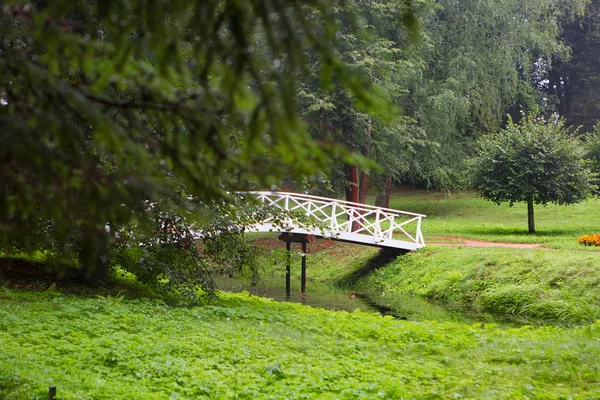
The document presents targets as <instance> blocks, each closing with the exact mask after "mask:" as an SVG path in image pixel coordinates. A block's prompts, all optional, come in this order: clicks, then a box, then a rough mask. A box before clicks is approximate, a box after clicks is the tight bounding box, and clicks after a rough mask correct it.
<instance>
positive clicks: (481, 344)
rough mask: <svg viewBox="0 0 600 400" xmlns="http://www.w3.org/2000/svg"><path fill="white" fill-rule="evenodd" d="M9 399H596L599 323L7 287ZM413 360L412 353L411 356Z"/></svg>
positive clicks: (0, 335)
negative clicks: (419, 317)
mask: <svg viewBox="0 0 600 400" xmlns="http://www.w3.org/2000/svg"><path fill="white" fill-rule="evenodd" d="M0 296H1V300H2V303H3V307H2V309H1V310H0V316H1V318H0V326H1V328H2V329H0V343H1V344H2V347H1V349H2V350H1V351H0V365H1V366H2V367H0V396H1V397H3V398H7V399H12V398H22V397H21V396H23V395H25V393H26V394H27V396H29V398H46V396H45V394H44V390H45V389H46V388H47V386H49V385H55V386H57V388H58V394H59V396H60V398H62V399H65V400H68V399H79V398H95V399H114V398H146V399H159V398H160V399H162V398H167V397H173V398H186V399H188V398H189V399H192V398H194V399H198V398H233V397H242V398H243V397H252V398H266V397H271V398H289V399H302V398H315V397H319V398H341V399H357V398H358V399H372V398H377V397H381V398H415V397H417V398H428V397H429V398H438V397H439V398H446V397H450V398H452V397H456V398H460V397H463V398H491V399H496V398H497V399H502V398H526V397H540V398H553V397H568V396H572V395H573V394H574V393H577V395H578V396H580V397H581V398H594V397H597V396H598V395H599V393H598V374H597V373H596V360H597V359H598V357H600V350H599V348H598V346H597V341H598V339H599V338H600V327H599V326H598V325H597V324H589V325H586V326H582V327H580V328H570V329H567V328H554V327H523V328H520V329H501V328H499V327H497V326H495V325H494V324H486V325H481V324H474V325H463V324H455V323H438V322H427V321H421V322H409V321H397V320H393V319H392V318H390V317H383V318H382V317H379V316H374V315H368V314H365V313H361V312H354V313H346V312H330V311H325V310H322V309H314V308H309V307H303V306H301V305H297V304H280V303H276V302H273V301H270V300H265V299H259V298H256V297H249V296H247V295H243V294H241V295H224V296H223V299H222V300H220V301H219V302H217V303H213V304H211V305H206V306H200V307H190V308H173V307H168V306H166V305H165V304H164V303H163V302H161V301H159V300H150V299H138V300H127V299H124V298H121V297H111V296H106V297H95V298H93V297H92V298H77V297H73V296H57V295H50V294H48V293H36V294H32V293H13V292H3V293H2V294H0ZM399 360H401V362H399Z"/></svg>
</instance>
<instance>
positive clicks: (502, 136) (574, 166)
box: [470, 114, 591, 233]
mask: <svg viewBox="0 0 600 400" xmlns="http://www.w3.org/2000/svg"><path fill="white" fill-rule="evenodd" d="M479 146H480V148H479V152H478V154H477V156H476V157H475V158H474V159H473V160H472V161H471V165H470V168H471V171H470V172H471V177H472V183H473V186H474V187H475V188H476V189H477V191H478V192H479V193H480V194H481V196H483V197H484V198H485V199H488V200H491V201H493V202H494V203H497V204H500V203H502V202H508V203H509V204H510V205H511V206H512V205H513V204H514V203H516V202H526V203H527V221H528V227H529V232H530V233H535V222H534V212H533V206H534V204H547V203H556V204H572V203H577V202H580V201H582V200H584V199H585V198H586V196H587V195H588V193H589V192H590V190H591V173H590V171H589V170H588V168H587V166H586V165H585V162H584V160H583V147H582V144H581V142H580V141H579V140H578V139H577V138H574V137H572V136H570V135H569V132H568V130H567V129H565V121H564V120H562V119H560V118H558V117H557V116H556V115H553V116H552V117H551V118H550V119H544V118H543V117H536V116H535V115H534V114H527V115H525V114H524V115H523V116H522V120H521V123H519V124H515V123H513V122H512V120H509V122H508V126H507V127H506V129H504V130H502V131H501V132H500V133H498V134H497V135H490V136H488V137H484V138H482V139H481V140H480V141H479Z"/></svg>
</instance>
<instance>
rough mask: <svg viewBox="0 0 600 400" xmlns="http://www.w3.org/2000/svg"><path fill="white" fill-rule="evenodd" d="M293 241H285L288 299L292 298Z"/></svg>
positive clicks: (286, 291) (286, 294) (286, 293)
mask: <svg viewBox="0 0 600 400" xmlns="http://www.w3.org/2000/svg"><path fill="white" fill-rule="evenodd" d="M291 244H292V242H290V241H286V242H285V250H286V252H285V297H286V299H287V300H289V299H290V275H291V271H290V262H291V254H290V246H291Z"/></svg>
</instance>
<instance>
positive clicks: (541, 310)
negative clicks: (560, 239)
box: [359, 246, 600, 323]
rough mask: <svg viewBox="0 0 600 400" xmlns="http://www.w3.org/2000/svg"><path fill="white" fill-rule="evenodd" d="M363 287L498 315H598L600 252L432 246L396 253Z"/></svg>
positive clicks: (545, 318) (577, 319)
mask: <svg viewBox="0 0 600 400" xmlns="http://www.w3.org/2000/svg"><path fill="white" fill-rule="evenodd" d="M359 286H360V287H362V288H369V289H370V290H373V289H376V288H378V289H380V290H383V291H386V292H388V293H389V294H390V295H391V294H392V293H395V292H396V293H398V292H400V293H410V294H417V295H420V296H423V297H427V298H431V299H437V300H442V301H444V302H450V303H461V304H466V305H469V306H472V307H474V308H475V309H477V310H478V311H483V312H487V313H491V314H495V315H497V316H498V317H506V316H510V317H525V318H528V319H530V320H531V319H533V320H538V321H540V322H564V323H585V322H593V321H596V320H597V319H600V252H596V253H588V252H582V253H576V252H573V251H565V250H559V251H543V250H528V249H502V248H472V247H471V248H470V247H436V246H432V247H431V248H428V249H425V250H423V251H420V252H417V253H415V254H410V255H407V256H404V257H400V258H398V259H397V260H395V261H394V262H393V263H391V264H388V265H387V266H385V267H383V268H381V269H378V270H377V271H375V272H373V273H372V274H370V275H369V276H368V277H367V278H365V279H363V280H361V281H360V283H359Z"/></svg>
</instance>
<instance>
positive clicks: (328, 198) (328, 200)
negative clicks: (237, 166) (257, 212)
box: [237, 190, 427, 218]
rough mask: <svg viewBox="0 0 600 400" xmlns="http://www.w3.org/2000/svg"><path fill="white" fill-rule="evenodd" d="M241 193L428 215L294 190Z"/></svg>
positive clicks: (371, 209) (394, 212) (362, 208)
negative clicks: (281, 196)
mask: <svg viewBox="0 0 600 400" xmlns="http://www.w3.org/2000/svg"><path fill="white" fill-rule="evenodd" d="M237 193H239V194H246V193H247V194H256V195H265V196H276V195H287V196H293V197H300V198H306V199H313V200H319V201H323V202H327V203H332V202H335V203H338V204H343V205H349V206H352V207H355V208H358V209H360V210H361V211H362V210H364V211H367V210H370V211H376V210H381V211H385V212H389V213H393V214H404V215H412V216H415V217H421V218H425V217H427V215H425V214H418V213H413V212H409V211H402V210H395V209H393V208H385V207H377V206H372V205H370V204H363V203H355V202H352V201H346V200H339V199H332V198H330V197H320V196H314V195H312V194H304V193H293V192H270V191H260V190H258V191H246V192H237Z"/></svg>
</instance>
